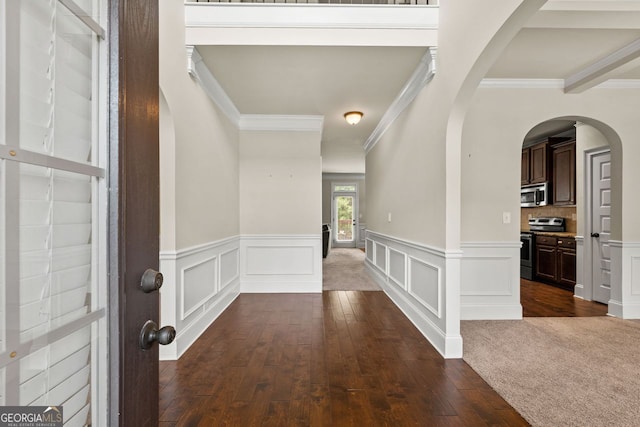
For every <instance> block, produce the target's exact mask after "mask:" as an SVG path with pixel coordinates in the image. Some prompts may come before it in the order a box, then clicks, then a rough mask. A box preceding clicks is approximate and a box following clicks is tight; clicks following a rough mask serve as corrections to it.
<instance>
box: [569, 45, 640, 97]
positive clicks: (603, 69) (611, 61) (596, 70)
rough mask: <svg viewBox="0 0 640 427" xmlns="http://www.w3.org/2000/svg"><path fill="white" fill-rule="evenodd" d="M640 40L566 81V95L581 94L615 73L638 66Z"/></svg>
mask: <svg viewBox="0 0 640 427" xmlns="http://www.w3.org/2000/svg"><path fill="white" fill-rule="evenodd" d="M639 57H640V39H637V40H635V41H633V42H631V43H629V44H628V45H626V46H624V47H622V48H621V49H618V50H617V51H615V52H613V53H611V54H609V55H607V56H605V57H604V58H601V59H600V60H598V61H596V62H594V63H593V64H590V65H588V66H587V67H585V68H583V69H582V70H580V71H578V72H577V73H574V74H572V75H570V76H569V77H567V78H566V79H565V80H564V86H565V87H564V91H565V92H566V93H580V92H583V91H585V90H587V89H589V88H591V87H593V86H596V85H597V84H599V83H602V82H604V81H606V80H608V77H607V76H610V75H611V74H612V73H613V72H623V71H626V70H628V69H631V68H634V67H636V66H638V61H637V59H638V58H639Z"/></svg>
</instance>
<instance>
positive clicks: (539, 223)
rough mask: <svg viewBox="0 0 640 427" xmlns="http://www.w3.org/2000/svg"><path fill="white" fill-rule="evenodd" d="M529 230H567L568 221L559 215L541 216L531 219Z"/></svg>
mask: <svg viewBox="0 0 640 427" xmlns="http://www.w3.org/2000/svg"><path fill="white" fill-rule="evenodd" d="M529 230H531V231H565V230H566V222H565V219H564V218H559V217H540V218H530V219H529Z"/></svg>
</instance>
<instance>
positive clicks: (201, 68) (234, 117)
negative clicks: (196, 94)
mask: <svg viewBox="0 0 640 427" xmlns="http://www.w3.org/2000/svg"><path fill="white" fill-rule="evenodd" d="M185 49H186V50H187V72H188V73H189V74H190V75H191V77H193V78H194V79H195V80H196V81H198V82H199V83H200V85H201V86H202V88H203V89H204V91H205V93H206V94H207V95H209V98H211V100H212V101H213V102H214V103H215V104H216V105H217V106H218V108H220V110H221V111H222V112H223V113H224V115H225V116H227V118H228V119H229V120H230V121H231V123H233V124H235V125H236V127H237V126H238V123H239V122H240V111H238V109H237V108H236V105H235V104H234V103H233V101H232V100H231V98H229V95H227V92H225V90H224V88H223V87H222V86H221V85H220V83H218V80H216V78H215V77H214V76H213V74H211V71H210V70H209V67H207V65H206V64H205V63H204V61H203V60H202V56H201V55H200V53H199V52H198V49H197V48H194V47H193V46H190V45H187V46H185Z"/></svg>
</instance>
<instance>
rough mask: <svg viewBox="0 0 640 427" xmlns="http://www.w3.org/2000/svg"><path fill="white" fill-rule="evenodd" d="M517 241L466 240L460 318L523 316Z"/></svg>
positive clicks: (515, 317)
mask: <svg viewBox="0 0 640 427" xmlns="http://www.w3.org/2000/svg"><path fill="white" fill-rule="evenodd" d="M520 245H521V243H520V242H519V241H518V242H463V243H462V244H461V245H460V247H461V249H462V253H463V255H462V261H461V263H460V265H461V271H460V276H461V277H460V304H461V306H460V318H461V319H462V320H481V319H486V320H490V319H495V320H498V319H522V305H521V304H520Z"/></svg>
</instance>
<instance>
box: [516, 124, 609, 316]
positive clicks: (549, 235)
mask: <svg viewBox="0 0 640 427" xmlns="http://www.w3.org/2000/svg"><path fill="white" fill-rule="evenodd" d="M563 128H564V129H563ZM606 150H608V142H607V140H606V138H605V137H604V136H603V135H602V134H601V133H599V132H598V131H597V129H595V128H594V127H591V126H587V125H584V126H583V124H582V123H580V122H575V121H573V120H551V121H548V122H544V123H541V124H540V125H538V126H535V127H534V128H533V129H532V130H531V131H530V132H529V134H528V135H527V136H526V137H525V142H524V144H523V150H522V170H521V171H522V175H521V178H522V182H521V242H523V247H522V249H521V289H520V294H521V305H522V307H523V315H524V316H525V317H530V316H533V317H535V316H549V317H551V316H601V315H606V314H607V312H608V307H607V305H606V304H607V302H608V295H605V296H604V297H603V298H600V299H598V298H596V291H595V289H594V286H595V282H594V283H593V284H592V283H591V281H592V280H594V281H597V282H598V283H602V284H603V286H604V287H605V288H606V287H607V285H608V284H609V282H608V281H607V279H608V276H607V275H606V274H604V273H606V272H607V271H608V270H606V268H604V269H603V268H601V265H603V263H604V264H606V261H607V258H606V256H605V257H603V256H602V255H603V254H604V255H606V253H607V251H606V247H604V248H603V245H601V244H600V239H597V237H599V232H598V230H600V229H601V228H603V229H605V230H609V229H610V215H609V212H610V189H611V185H610V180H609V177H610V174H609V172H610V160H608V162H609V163H607V159H604V160H602V161H601V162H599V163H598V164H597V165H595V166H592V165H591V162H592V161H591V160H590V153H600V152H601V151H606ZM592 169H593V171H594V172H593V174H595V175H598V176H597V177H596V176H595V175H594V176H593V178H592V172H591V170H592ZM608 171H609V172H608ZM596 178H597V179H596ZM593 180H596V181H597V185H595V184H593V183H592V182H591V181H593ZM605 187H606V188H605ZM603 189H604V190H603ZM595 193H597V194H595ZM596 196H597V197H596ZM596 199H597V200H596ZM594 204H595V205H598V209H599V210H598V211H597V212H598V213H597V214H596V213H594V212H596V211H594V210H593V209H592V208H591V205H594ZM595 205H594V206H595ZM602 206H604V210H603V209H600V208H601V207H602ZM600 222H602V223H603V224H599V223H600ZM595 223H598V224H597V226H594V224H595ZM593 236H596V238H594V237H593ZM604 237H605V238H604V239H602V240H603V241H607V240H608V234H606V232H605V236H604ZM594 239H595V240H596V241H595V242H593V240H594ZM592 252H593V253H594V254H595V255H598V256H599V257H600V258H598V257H597V256H595V255H593V254H592ZM601 258H602V261H600V259H601ZM596 264H597V265H596ZM609 265H610V263H609ZM591 267H592V268H591ZM605 267H606V265H605ZM603 271H604V273H603V274H599V275H598V274H596V272H597V273H602V272H603ZM600 276H603V277H601V279H602V280H596V279H597V278H600ZM592 289H593V292H592ZM602 289H603V290H605V289H604V288H602ZM576 297H577V298H576Z"/></svg>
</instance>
